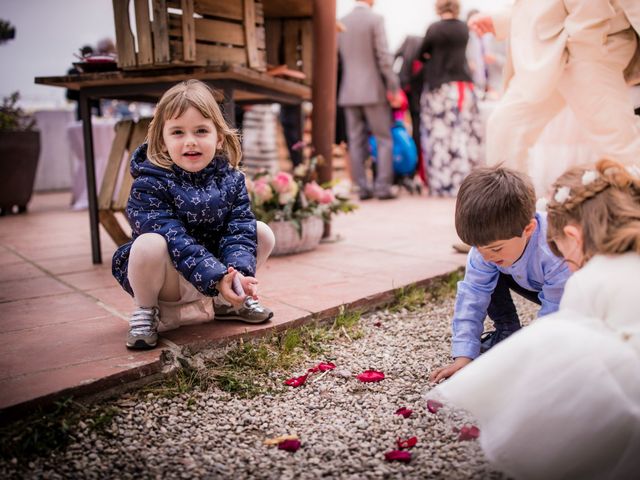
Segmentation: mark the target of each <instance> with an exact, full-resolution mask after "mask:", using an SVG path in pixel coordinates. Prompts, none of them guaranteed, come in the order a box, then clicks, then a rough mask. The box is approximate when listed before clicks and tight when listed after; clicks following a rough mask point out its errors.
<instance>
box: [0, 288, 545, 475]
mask: <svg viewBox="0 0 640 480" xmlns="http://www.w3.org/2000/svg"><path fill="white" fill-rule="evenodd" d="M519 308H520V309H521V310H525V309H526V311H524V312H523V317H525V318H526V317H529V318H530V317H531V316H532V314H533V313H534V312H535V309H531V308H530V307H529V306H528V305H523V304H521V303H520V304H519ZM452 311H453V300H452V299H447V300H444V301H441V302H437V303H435V304H433V303H432V304H429V305H427V306H425V307H423V308H421V309H419V310H417V311H413V312H408V311H406V310H402V311H400V312H396V313H393V312H391V311H389V310H382V311H377V312H373V313H370V314H367V315H365V316H364V317H363V318H362V320H361V322H360V325H361V328H362V330H363V332H364V335H363V336H362V337H361V338H360V339H358V340H353V341H349V340H348V339H346V338H343V339H342V340H339V341H335V342H333V343H332V344H331V345H330V346H329V348H328V352H329V353H328V355H325V356H324V357H322V358H310V359H307V360H303V359H301V363H302V364H300V365H299V366H297V367H295V368H294V369H293V370H292V371H289V372H277V373H274V374H273V375H272V378H271V379H267V380H265V382H267V383H269V382H273V383H274V384H277V385H281V384H282V382H283V381H284V380H285V379H286V378H288V377H292V376H298V375H302V374H303V373H305V371H306V369H307V368H310V367H312V366H314V365H315V364H317V363H318V362H321V361H331V362H333V363H335V364H336V366H337V368H336V369H335V370H332V371H329V372H327V373H326V374H314V375H312V376H310V377H309V380H308V382H307V383H306V385H304V386H302V387H299V388H291V387H287V388H286V389H284V391H283V393H276V394H271V395H266V394H263V395H259V396H257V397H254V398H250V399H246V398H245V399H243V398H239V397H237V396H234V395H232V394H229V393H226V392H223V391H221V390H219V389H217V388H214V387H212V388H210V389H208V390H207V391H200V390H196V391H195V392H191V393H190V394H182V395H180V396H177V397H174V398H161V397H158V396H153V395H151V396H149V395H148V396H146V397H143V398H138V397H135V396H132V395H126V396H123V397H121V398H119V399H115V400H113V403H114V404H115V405H117V407H118V408H119V409H120V412H119V413H118V414H117V415H116V417H115V418H114V421H113V422H112V424H111V426H110V427H109V428H108V429H107V431H106V432H105V433H101V434H97V433H96V432H93V431H91V430H90V429H89V428H88V426H86V424H84V423H80V424H79V426H78V427H77V428H76V429H74V430H73V432H72V435H73V438H74V441H72V442H71V444H70V445H69V446H67V447H66V448H65V449H64V450H62V451H58V452H55V453H52V454H50V455H48V456H47V457H38V458H30V459H28V460H22V459H20V460H17V459H12V460H11V461H5V460H0V478H52V479H55V478H100V479H103V478H118V479H129V478H131V479H132V478H202V477H205V478H234V479H238V478H269V479H274V478H281V479H293V478H302V479H311V478H318V477H329V478H340V479H356V478H357V479H377V478H405V477H406V478H446V479H468V478H478V479H487V478H489V479H491V478H502V475H501V474H500V473H498V472H495V471H494V470H492V469H491V467H490V466H489V465H488V463H487V461H486V459H485V458H484V455H483V453H482V450H481V449H480V446H479V444H478V442H477V440H470V441H461V440H458V434H457V433H456V432H455V431H454V428H459V427H461V426H463V425H465V424H467V425H469V424H473V419H471V418H468V417H467V416H466V415H465V414H464V413H463V412H458V411H453V410H452V409H450V408H447V407H446V406H445V407H444V408H442V409H441V410H440V411H438V413H437V414H433V413H430V412H429V411H428V410H427V408H426V401H425V399H426V398H427V392H428V390H429V385H428V382H427V377H428V374H429V372H430V371H431V370H432V369H433V368H434V367H436V366H439V365H441V364H443V363H445V362H447V361H448V355H449V345H450V342H449V338H450V335H449V322H450V317H451V313H452ZM366 369H375V370H379V371H382V372H384V374H385V376H386V378H385V379H384V380H383V381H381V382H379V383H362V382H360V381H358V380H357V379H356V378H355V375H357V374H358V373H361V372H362V371H364V370H366ZM400 407H407V408H409V409H412V410H413V413H412V415H411V416H410V417H409V418H403V417H402V416H400V415H396V414H395V412H396V410H397V409H399V408H400ZM286 434H295V435H297V436H298V437H299V439H300V441H301V443H302V446H301V448H300V449H299V450H298V451H297V452H295V453H292V452H287V451H284V450H279V449H278V448H277V447H275V446H266V445H264V443H263V442H264V440H265V439H267V438H272V437H277V436H280V435H286ZM413 436H415V437H417V438H418V442H417V445H416V446H415V447H413V448H412V449H411V453H412V459H411V461H410V463H407V464H405V463H399V462H387V461H385V456H384V454H385V452H388V451H390V450H395V449H396V448H397V447H396V439H397V438H402V439H407V438H409V437H413Z"/></svg>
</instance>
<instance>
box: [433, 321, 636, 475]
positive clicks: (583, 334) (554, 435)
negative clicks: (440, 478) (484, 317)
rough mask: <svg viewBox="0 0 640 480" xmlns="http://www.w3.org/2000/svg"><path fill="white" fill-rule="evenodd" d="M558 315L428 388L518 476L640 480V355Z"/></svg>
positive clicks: (591, 325) (597, 329)
mask: <svg viewBox="0 0 640 480" xmlns="http://www.w3.org/2000/svg"><path fill="white" fill-rule="evenodd" d="M560 315H561V314H560V313H557V314H554V315H551V316H549V317H545V318H544V319H540V320H537V321H536V322H534V323H533V324H532V325H530V326H528V327H525V328H523V329H522V330H521V331H519V332H517V333H516V334H514V335H512V336H511V337H509V338H508V339H507V340H505V341H504V342H502V343H500V344H498V345H497V346H496V347H494V348H493V349H491V350H490V351H489V352H487V353H485V354H484V355H481V356H480V357H479V358H478V359H476V360H474V361H473V362H472V363H471V364H469V365H468V366H467V367H465V368H464V369H462V370H461V371H459V372H458V373H457V374H456V375H455V376H453V377H451V378H450V379H449V380H447V381H446V382H444V383H442V384H441V385H439V386H438V387H436V389H435V390H434V391H433V392H432V393H433V395H434V396H436V397H440V398H443V399H444V400H445V401H446V402H447V404H448V405H449V406H454V407H460V408H463V409H465V410H467V411H468V412H469V413H471V414H472V415H473V416H474V417H475V418H476V419H477V420H478V425H479V427H480V443H481V446H482V448H483V450H484V452H485V454H486V456H487V458H488V459H489V461H490V462H491V463H492V464H493V465H494V466H495V467H496V468H498V469H500V470H502V471H504V472H505V473H507V474H509V475H511V476H513V477H515V478H517V479H521V478H522V479H545V480H548V479H573V478H575V479H598V480H600V479H627V478H629V479H631V478H640V470H639V468H640V357H639V355H638V352H637V351H636V350H634V349H633V348H632V346H631V345H630V343H629V342H626V341H624V339H623V338H622V337H621V336H620V335H619V334H617V333H614V332H612V331H610V330H606V329H605V327H603V326H600V325H599V324H598V323H597V322H596V321H592V320H589V319H586V318H583V319H579V318H575V319H568V318H566V312H563V315H565V318H562V317H560Z"/></svg>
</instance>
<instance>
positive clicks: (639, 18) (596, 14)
mask: <svg viewBox="0 0 640 480" xmlns="http://www.w3.org/2000/svg"><path fill="white" fill-rule="evenodd" d="M493 22H494V26H495V30H496V38H498V39H508V40H509V43H510V45H509V49H508V55H507V62H506V63H505V70H504V79H505V85H506V84H508V83H510V82H511V81H515V82H519V83H521V84H522V85H518V88H520V89H521V91H522V92H526V93H524V95H526V96H527V97H530V98H532V99H541V98H544V97H545V96H546V95H549V94H550V93H551V92H553V91H554V90H555V87H556V85H557V82H558V80H559V78H560V75H562V72H563V70H564V67H565V65H566V63H567V60H568V56H569V51H571V54H572V55H576V56H585V57H588V58H593V59H597V58H598V56H606V55H607V54H608V52H607V48H606V43H607V41H609V40H610V38H611V37H613V36H623V35H627V36H630V37H633V36H635V37H637V33H636V32H638V31H640V1H638V0H566V1H562V2H561V1H558V0H515V2H514V4H513V6H512V7H511V8H509V9H506V10H504V11H502V12H500V13H499V14H496V15H494V16H493ZM532 25H533V26H534V28H531V26H532ZM634 29H635V32H634ZM636 40H637V39H636ZM512 52H516V54H515V55H513V54H512ZM603 58H604V57H603ZM516 74H517V76H515V75H516ZM634 77H635V78H634ZM625 78H626V79H627V81H628V82H629V83H632V82H634V80H635V81H638V80H640V53H639V51H638V49H637V48H636V55H634V58H632V59H631V61H630V62H629V64H628V65H627V68H626V69H625Z"/></svg>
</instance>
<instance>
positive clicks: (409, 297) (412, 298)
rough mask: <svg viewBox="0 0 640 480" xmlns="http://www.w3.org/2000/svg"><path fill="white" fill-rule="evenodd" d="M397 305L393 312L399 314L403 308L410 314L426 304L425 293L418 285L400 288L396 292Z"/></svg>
mask: <svg viewBox="0 0 640 480" xmlns="http://www.w3.org/2000/svg"><path fill="white" fill-rule="evenodd" d="M394 296H395V303H394V304H393V306H392V307H391V310H392V311H394V312H398V311H400V310H402V309H403V308H405V309H407V310H408V311H410V312H413V311H414V310H417V309H418V308H420V307H422V306H423V305H424V304H425V301H426V300H425V291H424V288H421V287H419V286H417V285H411V286H408V287H402V288H398V289H397V290H395V291H394Z"/></svg>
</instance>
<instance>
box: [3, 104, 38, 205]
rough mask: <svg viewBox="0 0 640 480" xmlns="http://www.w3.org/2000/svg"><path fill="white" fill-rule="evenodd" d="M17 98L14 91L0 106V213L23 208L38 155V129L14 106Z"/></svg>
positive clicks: (31, 184)
mask: <svg viewBox="0 0 640 480" xmlns="http://www.w3.org/2000/svg"><path fill="white" fill-rule="evenodd" d="M19 98H20V96H19V94H18V92H14V93H12V94H11V95H10V96H8V97H5V98H3V100H2V106H0V171H2V175H0V179H1V180H0V215H6V214H7V213H11V212H12V211H13V210H14V208H17V211H18V213H23V212H25V211H26V210H27V203H29V200H30V199H31V195H32V193H33V184H34V181H35V177H36V170H37V167H38V158H39V155H40V132H38V131H37V130H35V123H36V122H35V119H34V118H33V117H32V116H31V115H26V114H25V113H24V112H23V111H22V109H21V108H20V107H18V105H17V104H18V100H19Z"/></svg>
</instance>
